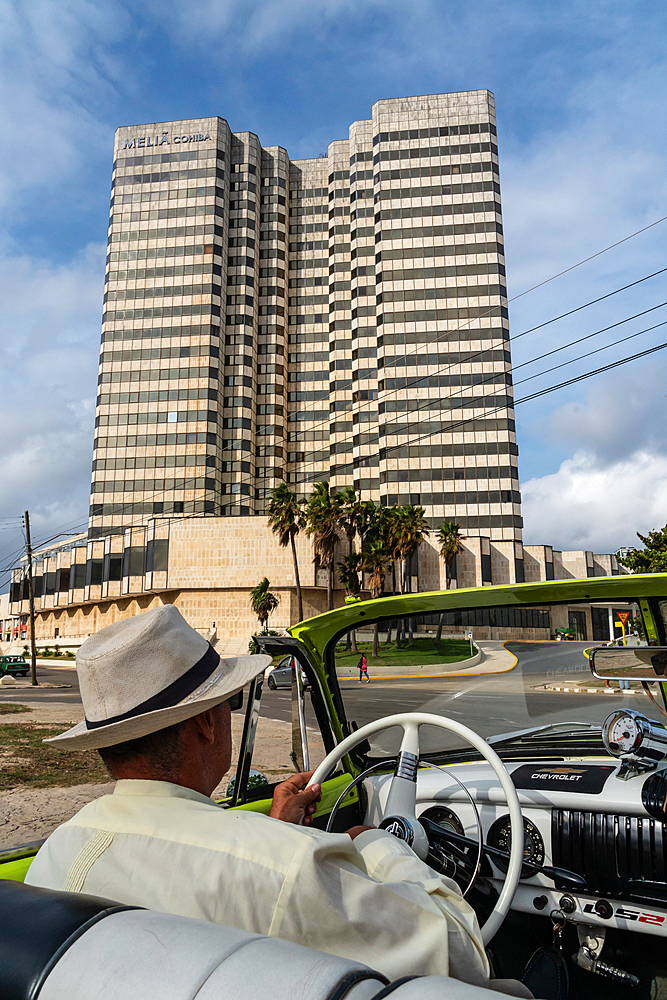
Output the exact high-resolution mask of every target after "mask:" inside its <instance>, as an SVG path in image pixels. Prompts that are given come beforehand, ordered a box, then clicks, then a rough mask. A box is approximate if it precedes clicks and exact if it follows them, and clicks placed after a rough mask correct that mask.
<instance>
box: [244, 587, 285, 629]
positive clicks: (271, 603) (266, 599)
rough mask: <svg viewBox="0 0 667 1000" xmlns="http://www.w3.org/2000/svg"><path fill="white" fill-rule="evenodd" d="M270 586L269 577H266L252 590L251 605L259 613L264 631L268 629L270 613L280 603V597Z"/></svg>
mask: <svg viewBox="0 0 667 1000" xmlns="http://www.w3.org/2000/svg"><path fill="white" fill-rule="evenodd" d="M269 586H270V584H269V581H268V579H267V577H264V579H263V580H262V581H261V582H260V583H258V584H257V586H256V587H253V589H252V590H251V591H250V607H251V608H252V610H253V611H254V612H255V614H256V615H257V617H258V619H259V624H260V625H261V626H262V630H263V631H265V630H266V623H267V621H268V620H269V615H270V614H271V613H272V612H273V611H275V610H276V608H277V607H278V605H279V604H280V598H279V597H276V595H275V594H272V593H271V592H270V590H269Z"/></svg>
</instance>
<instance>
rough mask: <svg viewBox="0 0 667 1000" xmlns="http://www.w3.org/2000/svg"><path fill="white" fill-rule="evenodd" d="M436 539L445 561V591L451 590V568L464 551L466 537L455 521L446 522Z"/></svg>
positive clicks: (437, 533)
mask: <svg viewBox="0 0 667 1000" xmlns="http://www.w3.org/2000/svg"><path fill="white" fill-rule="evenodd" d="M435 537H436V539H437V541H438V545H439V546H440V555H441V556H442V558H443V559H444V560H445V590H449V568H450V566H451V564H452V563H453V562H454V559H455V558H456V556H457V555H458V554H459V552H462V551H463V541H464V536H463V535H462V534H461V529H460V527H459V525H458V524H456V522H455V521H444V522H443V523H442V524H441V525H440V527H439V528H438V530H437V531H436V533H435Z"/></svg>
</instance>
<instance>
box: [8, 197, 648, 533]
mask: <svg viewBox="0 0 667 1000" xmlns="http://www.w3.org/2000/svg"><path fill="white" fill-rule="evenodd" d="M666 220H667V216H663V217H662V218H660V219H657V220H656V221H655V222H652V223H650V224H649V225H647V226H644V227H643V228H642V229H638V230H636V231H635V232H634V233H631V234H630V235H629V236H626V237H624V238H623V239H621V240H617V241H616V242H615V243H612V244H610V245H609V246H607V247H604V248H603V249H602V250H599V251H598V252H597V253H595V254H592V255H591V256H589V257H586V258H584V259H582V260H580V261H578V262H577V263H576V264H572V265H571V266H570V267H567V268H565V269H564V270H562V271H559V272H558V273H557V274H554V275H551V277H549V278H546V279H545V280H544V281H541V282H538V283H537V284H536V285H532V286H531V287H530V288H527V289H525V290H524V291H523V292H519V293H518V294H517V295H514V296H512V297H511V298H509V299H508V303H509V302H514V301H516V300H517V299H520V298H522V297H523V296H524V295H527V294H529V293H530V292H533V291H535V290H536V289H538V288H542V287H543V286H544V285H546V284H549V283H550V282H551V281H554V280H556V278H559V277H561V276H562V275H564V274H567V273H569V272H570V271H573V270H575V269H576V268H578V267H581V266H582V265H583V264H586V263H588V262H589V261H591V260H594V259H595V258H596V257H599V256H601V255H602V254H605V253H607V252H608V251H609V250H612V249H614V248H615V247H617V246H620V245H621V244H623V243H626V242H627V241H628V240H631V239H633V238H634V237H635V236H639V235H640V234H641V233H644V232H647V231H648V230H649V229H651V228H653V227H654V226H657V225H659V224H660V223H662V222H665V221H666ZM665 270H667V268H663V269H662V270H659V271H655V272H653V273H652V274H650V275H645V276H644V277H643V278H639V279H637V280H636V281H634V282H631V283H630V284H628V285H624V286H622V287H621V288H618V289H614V290H612V291H611V292H609V293H607V294H606V295H603V296H601V297H599V298H597V299H593V300H591V301H590V302H587V303H584V304H583V305H581V306H578V307H576V308H575V309H573V310H570V311H569V312H566V313H562V314H561V315H559V316H557V317H553V318H552V319H550V320H547V321H545V322H544V323H542V324H539V325H538V326H536V327H532V328H530V329H529V330H524V331H523V332H522V333H520V334H517V335H516V336H514V337H510V338H509V340H510V341H514V340H518V339H520V338H521V337H524V336H526V335H527V334H529V333H532V332H534V331H535V330H538V329H542V328H543V327H544V326H548V325H549V324H551V323H554V322H557V321H559V320H560V319H563V318H565V317H567V316H569V315H572V314H573V313H575V312H579V311H581V310H582V309H585V308H587V307H588V306H590V305H594V304H596V303H598V302H601V301H603V300H604V299H606V298H609V297H611V296H612V295H616V294H618V293H620V292H622V291H626V290H627V289H628V288H631V287H634V286H635V285H637V284H640V283H641V282H643V281H648V280H649V279H650V278H653V277H656V276H657V275H659V274H662V273H663V272H664V271H665ZM664 304H665V303H661V305H664ZM491 308H492V307H489V312H488V313H487V314H486V315H485V316H484V315H482V316H480V317H477V318H478V319H484V318H488V317H489V316H490V310H491ZM653 308H654V309H657V308H660V306H655V307H653ZM646 311H647V312H649V311H651V310H646ZM640 315H644V313H637V314H636V316H634V317H629V319H634V318H637V316H640ZM629 319H627V320H623V321H621V323H622V322H629ZM469 322H470V321H469ZM469 322H468V324H466V326H464V327H459V328H458V329H457V330H448V331H445V334H446V336H447V338H450V336H451V335H452V334H455V333H462V332H464V331H465V330H468V331H470V326H469ZM618 325H620V323H617V324H613V325H612V326H618ZM658 325H662V324H658ZM606 329H612V327H611V326H610V327H607V328H605V329H604V330H600V331H597V332H596V333H595V334H589V335H588V337H593V336H596V335H597V334H598V333H602V332H605V330H606ZM651 329H654V328H651ZM472 332H474V331H472ZM643 332H647V331H643ZM441 339H442V338H435V339H434V340H433V341H432V342H431V343H439V342H440V341H441ZM583 339H588V338H581V340H583ZM625 339H631V338H625ZM578 342H580V341H573V342H572V343H571V344H569V345H564V346H563V347H562V348H557V349H555V350H554V351H552V352H548V354H545V355H542V356H541V357H540V358H534V359H532V361H527V362H524V363H523V364H522V365H519V366H516V367H524V365H527V364H531V363H534V362H535V361H537V360H541V358H542V357H547V356H549V354H553V353H557V351H559V350H564V349H565V348H566V347H568V346H573V344H575V343H578ZM504 343H505V339H504V338H503V339H501V341H500V345H495V346H502V344H504ZM616 343H621V341H617V342H616ZM608 346H614V345H608ZM603 349H604V348H600V350H603ZM418 353H419V349H418V348H416V349H415V351H413V352H410V353H406V354H404V355H401V359H403V360H404V359H405V358H407V357H412V356H413V355H415V354H418ZM482 353H484V352H482V351H479V352H477V355H476V356H478V357H479V356H480V355H481V354H482ZM591 353H598V352H597V351H594V352H591ZM474 356H475V355H473V356H471V358H470V359H469V360H472V358H473V357H474ZM587 356H588V355H583V356H582V357H587ZM640 356H642V355H637V357H640ZM578 360H581V359H578ZM628 360H633V359H628ZM565 363H566V364H567V363H569V362H565ZM623 363H625V362H623ZM455 364H458V362H452V363H450V364H448V365H447V366H445V367H444V368H441V369H438V372H436V373H435V374H441V373H443V372H445V371H447V370H448V369H449V368H452V367H454V365H455ZM385 367H392V365H386V366H385ZM393 367H396V361H394V364H393ZM557 367H561V366H557ZM552 370H555V369H549V371H552ZM604 370H607V368H604V369H600V371H604ZM541 374H545V373H541ZM593 374H597V373H593ZM427 377H428V376H421V377H418V378H416V379H415V380H414V381H413V382H412V383H410V384H408V385H406V386H405V387H404V388H412V387H413V386H414V385H417V384H418V383H419V382H420V381H421V380H422V379H423V378H427ZM532 377H538V376H532ZM584 377H589V376H584ZM524 381H527V380H524ZM565 384H571V382H568V383H564V385H565ZM398 391H401V390H398V389H394V390H390V391H389V392H390V393H391V394H394V393H396V392H398ZM548 391H552V390H548ZM459 394H460V393H459ZM455 395H456V394H455ZM384 398H385V399H386V395H385V397H384ZM448 398H453V397H451V396H450V397H448ZM530 398H536V394H534V395H533V396H531V397H530ZM372 402H375V401H374V400H369V401H367V402H366V405H364V401H362V404H361V405H360V406H359V407H358V410H357V412H359V411H361V410H363V409H366V408H368V407H370V405H371V403H372ZM517 402H519V401H517V400H515V401H514V406H516V405H517ZM507 405H508V404H506V405H505V406H501V407H497V408H496V409H495V410H492V411H490V412H491V413H494V412H498V411H499V410H502V409H505V408H506V406H507ZM419 409H421V408H419ZM413 412H414V411H413ZM479 416H480V415H478V416H477V417H474V418H469V419H470V420H473V419H479ZM396 419H399V418H398V417H397V418H396ZM329 422H330V421H329V419H327V420H323V421H320V422H318V423H315V424H313V425H311V426H310V427H309V430H315V429H317V428H318V427H322V426H324V425H325V424H328V423H329ZM465 422H469V421H465ZM441 425H442V420H441ZM451 426H452V425H450V427H448V428H447V431H445V432H444V433H448V432H449V430H451ZM432 433H433V434H434V433H443V431H442V430H440V431H438V432H432ZM429 436H432V435H429ZM417 440H420V438H419V439H417ZM389 450H391V449H389ZM310 464H313V465H314V464H319V462H312V463H310ZM170 492H173V490H172V489H171V488H170V489H164V490H160V491H153V492H152V493H150V494H149V497H152V498H154V497H156V496H163V495H165V494H166V493H170ZM132 506H134V501H132V502H129V503H127V504H124V505H122V507H121V510H122V509H125V508H126V507H132ZM194 516H198V515H194ZM16 520H20V518H18V517H17V518H16ZM73 523H74V524H75V527H81V528H85V527H86V525H87V519H86V521H83V522H70V525H71V524H73ZM140 523H142V522H135V523H133V524H130V525H128V526H127V527H136V526H138V524H140ZM60 527H62V528H66V527H67V524H65V525H61V526H60ZM63 533H64V532H63ZM53 537H58V536H57V535H56V536H53ZM51 540H52V539H48V540H47V541H40V542H39V543H36V545H37V544H38V545H40V546H44V545H46V544H48V542H49V541H51Z"/></svg>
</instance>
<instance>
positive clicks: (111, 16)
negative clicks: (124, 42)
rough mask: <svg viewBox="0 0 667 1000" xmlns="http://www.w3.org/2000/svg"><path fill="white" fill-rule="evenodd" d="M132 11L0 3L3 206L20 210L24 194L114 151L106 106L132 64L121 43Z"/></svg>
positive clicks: (45, 0)
mask: <svg viewBox="0 0 667 1000" xmlns="http://www.w3.org/2000/svg"><path fill="white" fill-rule="evenodd" d="M130 26H131V19H130V16H129V15H128V13H127V11H126V10H125V9H124V8H123V7H122V6H120V4H117V3H114V2H113V0H106V2H105V3H103V4H94V3H90V2H86V0H58V2H57V3H55V2H51V0H23V2H22V0H19V2H16V3H14V2H11V0H0V40H1V42H0V107H1V108H2V118H1V120H2V131H3V136H4V139H3V142H2V144H1V146H0V203H3V204H4V205H5V206H6V208H5V224H6V223H7V212H8V211H9V212H10V214H11V215H16V214H17V213H18V212H19V211H20V210H21V207H22V202H20V201H19V202H17V201H16V198H17V195H18V194H21V193H24V192H26V191H27V190H29V189H31V188H32V187H34V186H35V185H43V186H44V187H45V188H47V189H51V190H53V189H54V188H55V187H57V185H58V184H60V183H62V181H63V180H65V179H72V178H74V177H77V175H79V173H80V171H81V170H82V169H83V167H84V164H86V163H87V164H88V167H89V166H90V157H91V152H92V151H93V150H95V151H97V152H98V153H99V152H101V151H102V150H103V149H104V148H105V147H106V148H108V149H110V148H111V141H110V139H111V137H110V130H109V126H108V124H107V122H106V121H105V120H104V119H105V112H104V109H105V108H107V107H108V106H109V104H110V103H111V101H112V99H113V97H114V96H115V92H116V88H117V86H118V84H119V82H120V81H123V82H124V83H125V82H126V81H127V79H128V77H127V73H126V67H125V65H124V60H123V58H122V56H121V55H119V54H118V53H117V51H116V50H114V48H113V46H114V43H117V42H118V41H120V40H121V39H122V38H123V36H124V35H125V34H126V33H127V32H128V30H129V28H130Z"/></svg>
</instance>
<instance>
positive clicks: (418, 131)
mask: <svg viewBox="0 0 667 1000" xmlns="http://www.w3.org/2000/svg"><path fill="white" fill-rule="evenodd" d="M508 337H509V332H508V314H507V299H506V287H505V267H504V247H503V227H502V216H501V204H500V184H499V168H498V149H497V142H496V127H495V111H494V100H493V95H492V94H491V93H489V92H488V91H485V90H482V91H471V92H467V93H459V94H438V95H433V96H427V97H409V98H399V99H395V100H394V99H392V100H381V101H378V102H377V104H376V105H374V107H373V112H372V118H371V119H370V120H368V121H358V122H354V123H353V124H352V125H351V127H350V130H349V138H348V139H344V140H342V139H341V140H335V141H333V142H332V143H331V144H330V145H329V149H328V153H327V155H326V156H325V155H323V156H320V157H318V158H316V159H308V160H296V161H290V159H289V156H288V154H287V152H286V150H284V149H282V148H280V147H271V148H268V149H265V148H263V147H262V146H261V144H260V141H259V139H258V137H257V136H256V135H254V134H253V133H251V132H242V133H232V132H231V131H230V129H229V126H228V124H227V122H226V121H224V120H223V119H221V118H207V119H198V120H192V121H180V122H166V123H159V124H152V125H141V126H130V127H123V128H120V129H118V131H117V133H116V140H115V148H114V163H113V181H112V197H111V215H110V220H109V241H108V255H107V272H106V286H105V295H104V315H103V325H102V347H101V355H100V369H99V385H98V393H99V394H98V398H97V411H96V420H95V450H94V462H93V477H92V490H91V508H90V535H91V537H98V536H100V535H110V534H117V533H119V532H121V531H123V530H124V529H126V528H127V527H128V526H130V525H133V524H137V525H139V524H143V523H145V522H146V521H147V520H148V519H150V518H152V517H153V516H159V515H172V514H173V515H176V516H178V515H180V514H193V513H194V514H202V515H205V514H211V515H253V514H262V513H263V511H264V507H265V502H266V497H267V495H268V494H269V492H270V491H271V489H273V488H274V487H275V486H277V485H278V484H279V483H280V482H282V481H286V482H287V483H288V484H289V485H290V486H291V487H292V488H293V489H295V490H296V491H297V492H299V493H306V492H308V491H309V490H310V486H311V484H312V483H314V482H316V481H317V480H320V479H326V480H328V481H329V482H330V484H331V486H332V488H340V487H342V486H353V487H355V489H357V490H358V491H359V492H360V494H361V496H362V498H364V499H373V500H375V501H376V502H379V503H382V504H395V503H409V502H411V503H419V504H422V505H423V506H424V507H425V508H426V511H427V514H428V516H429V517H430V519H431V522H432V523H433V524H434V525H437V524H438V523H439V522H441V521H442V520H453V521H456V522H458V523H459V525H460V526H461V528H462V530H463V532H464V534H466V535H467V536H468V537H470V536H484V537H486V538H488V539H492V540H494V539H495V540H498V541H500V540H504V541H512V540H516V541H519V540H520V538H521V517H520V495H519V493H518V473H517V447H516V438H515V432H514V412H513V399H512V386H511V363H510V352H509V344H508Z"/></svg>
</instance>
